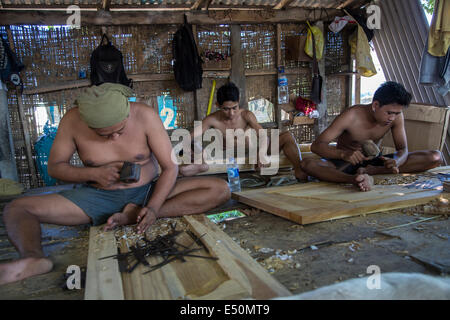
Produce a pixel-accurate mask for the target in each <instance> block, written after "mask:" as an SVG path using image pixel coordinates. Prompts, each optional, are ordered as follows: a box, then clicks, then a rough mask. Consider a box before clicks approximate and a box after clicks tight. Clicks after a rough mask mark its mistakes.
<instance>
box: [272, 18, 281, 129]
mask: <svg viewBox="0 0 450 320" xmlns="http://www.w3.org/2000/svg"><path fill="white" fill-rule="evenodd" d="M276 32H277V80H276V81H277V87H278V75H279V69H278V68H279V67H280V65H281V24H279V23H277V30H276ZM275 99H276V103H274V105H275V108H276V109H275V121H276V123H277V127H278V130H280V133H281V132H283V128H282V127H283V125H282V123H281V107H280V104H279V103H278V95H276V98H275Z"/></svg>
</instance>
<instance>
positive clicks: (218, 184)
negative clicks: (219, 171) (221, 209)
mask: <svg viewBox="0 0 450 320" xmlns="http://www.w3.org/2000/svg"><path fill="white" fill-rule="evenodd" d="M210 188H211V189H212V190H211V191H212V192H213V193H214V195H215V199H217V202H218V203H219V204H222V203H224V202H226V201H228V200H229V199H230V198H231V191H230V188H229V187H228V183H227V182H226V181H225V180H223V179H220V178H214V179H213V180H211V186H210Z"/></svg>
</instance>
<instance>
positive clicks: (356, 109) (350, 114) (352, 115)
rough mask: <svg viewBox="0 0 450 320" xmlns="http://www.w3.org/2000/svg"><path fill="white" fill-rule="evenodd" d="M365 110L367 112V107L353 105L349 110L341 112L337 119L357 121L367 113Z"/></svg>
mask: <svg viewBox="0 0 450 320" xmlns="http://www.w3.org/2000/svg"><path fill="white" fill-rule="evenodd" d="M367 110H368V106H367V105H363V104H358V105H354V106H351V107H350V108H347V109H345V110H344V111H343V112H341V114H340V115H339V117H341V118H346V119H353V120H357V119H358V117H360V116H361V115H363V114H365V113H366V112H367Z"/></svg>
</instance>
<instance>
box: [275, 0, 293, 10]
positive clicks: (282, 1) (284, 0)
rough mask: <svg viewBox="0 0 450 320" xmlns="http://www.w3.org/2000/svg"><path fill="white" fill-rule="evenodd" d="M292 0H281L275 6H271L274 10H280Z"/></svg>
mask: <svg viewBox="0 0 450 320" xmlns="http://www.w3.org/2000/svg"><path fill="white" fill-rule="evenodd" d="M293 1H294V0H281V1H280V2H278V3H277V5H276V6H275V7H273V9H274V10H280V9H283V8H285V7H287V6H288V5H290V4H291V3H292V2H293Z"/></svg>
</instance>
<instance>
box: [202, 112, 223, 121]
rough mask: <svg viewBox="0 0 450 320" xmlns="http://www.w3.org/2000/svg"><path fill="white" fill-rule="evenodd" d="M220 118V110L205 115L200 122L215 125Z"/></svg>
mask: <svg viewBox="0 0 450 320" xmlns="http://www.w3.org/2000/svg"><path fill="white" fill-rule="evenodd" d="M221 119H222V117H221V116H220V110H217V111H215V112H213V113H211V114H209V115H207V116H206V117H205V118H203V120H202V121H204V122H207V123H215V122H220V121H221Z"/></svg>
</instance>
